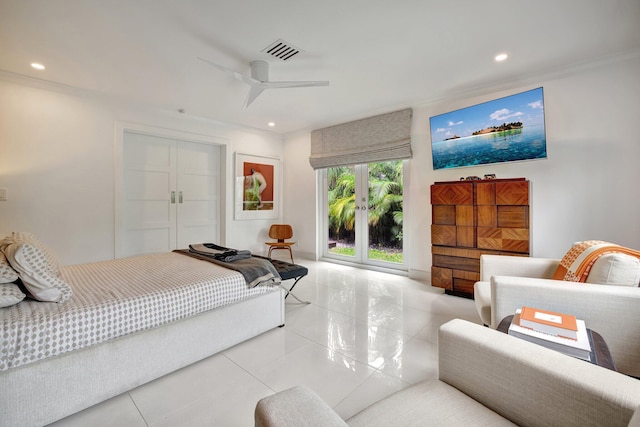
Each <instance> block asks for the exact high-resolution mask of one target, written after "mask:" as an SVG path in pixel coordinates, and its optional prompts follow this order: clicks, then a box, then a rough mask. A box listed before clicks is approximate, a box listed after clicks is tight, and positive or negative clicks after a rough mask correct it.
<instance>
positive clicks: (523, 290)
mask: <svg viewBox="0 0 640 427" xmlns="http://www.w3.org/2000/svg"><path fill="white" fill-rule="evenodd" d="M559 262H560V260H553V259H542V258H526V257H507V256H499V255H483V256H482V257H481V259H480V280H481V281H480V282H477V283H476V284H475V287H474V290H475V303H476V308H477V310H478V314H479V315H480V317H481V319H482V321H483V322H484V323H485V324H486V325H488V326H491V327H492V328H494V329H495V328H496V327H497V326H498V324H499V323H500V321H501V320H502V319H503V318H504V317H506V316H509V315H511V314H514V313H515V311H516V309H518V308H521V307H522V306H523V305H527V306H532V307H537V308H543V309H547V310H552V311H558V312H564V313H569V314H573V315H575V316H576V317H577V318H579V319H583V320H584V321H585V323H586V325H587V327H588V328H590V329H592V330H594V331H596V332H598V333H599V334H600V335H602V337H603V338H604V340H605V341H606V342H607V345H608V346H609V350H610V352H611V355H612V357H613V359H614V362H615V363H616V367H617V368H618V370H619V371H620V372H622V373H625V374H628V375H633V376H638V377H640V332H639V331H638V330H637V329H636V328H637V327H638V325H637V324H636V322H637V321H638V318H639V317H640V288H639V287H628V286H612V285H600V284H592V283H574V282H565V281H560V280H552V279H551V277H552V276H553V273H554V272H555V270H556V268H557V266H558V263H559Z"/></svg>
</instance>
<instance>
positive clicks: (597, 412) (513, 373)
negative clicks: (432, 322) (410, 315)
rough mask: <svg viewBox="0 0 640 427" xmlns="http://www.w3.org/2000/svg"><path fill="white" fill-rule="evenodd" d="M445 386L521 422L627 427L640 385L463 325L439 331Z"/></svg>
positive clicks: (458, 322)
mask: <svg viewBox="0 0 640 427" xmlns="http://www.w3.org/2000/svg"><path fill="white" fill-rule="evenodd" d="M438 363H439V377H440V380H441V381H444V382H446V383H447V384H449V385H451V386H453V387H456V388H457V389H458V390H460V391H462V392H463V393H465V394H466V395H468V396H470V397H471V398H473V399H474V400H476V401H478V402H480V403H481V404H483V405H484V406H486V407H488V408H489V409H491V410H493V411H494V412H497V413H498V414H500V415H502V416H503V417H505V418H507V419H509V420H510V421H512V422H514V423H516V424H518V425H530V426H542V425H580V426H600V425H610V426H614V425H615V426H622V425H624V426H626V425H627V423H629V420H630V419H631V417H632V416H633V413H634V410H635V409H636V408H637V407H638V402H640V381H637V380H635V379H633V378H630V377H627V376H625V375H622V374H620V373H618V372H614V371H610V370H608V369H604V368H601V367H599V366H596V365H593V364H591V363H588V362H585V361H583V360H579V359H575V358H572V357H569V356H566V355H564V354H561V353H559V352H556V351H553V350H549V349H547V348H545V347H542V346H539V345H536V344H533V343H530V342H528V341H525V340H522V339H518V338H515V337H512V336H510V335H507V334H504V333H502V332H498V331H496V330H493V329H490V328H486V327H483V326H480V325H477V324H474V323H470V322H467V321H464V320H460V319H455V320H452V321H450V322H448V323H446V324H444V325H443V326H442V327H441V328H440V330H439V333H438Z"/></svg>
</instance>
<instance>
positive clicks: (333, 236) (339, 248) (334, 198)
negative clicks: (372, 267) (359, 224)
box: [326, 166, 356, 259]
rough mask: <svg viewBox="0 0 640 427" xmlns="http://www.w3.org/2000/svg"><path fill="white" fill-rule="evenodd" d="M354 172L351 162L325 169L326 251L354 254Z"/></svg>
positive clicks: (351, 255) (339, 255)
mask: <svg viewBox="0 0 640 427" xmlns="http://www.w3.org/2000/svg"><path fill="white" fill-rule="evenodd" d="M355 207H356V175H355V168H354V167H353V166H340V167H333V168H328V169H327V206H326V208H327V228H328V241H327V247H328V251H329V254H331V255H335V256H338V257H348V258H351V259H353V258H354V257H355V256H356V248H355V244H356V215H355V213H356V210H355Z"/></svg>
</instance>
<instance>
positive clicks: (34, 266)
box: [4, 243, 71, 302]
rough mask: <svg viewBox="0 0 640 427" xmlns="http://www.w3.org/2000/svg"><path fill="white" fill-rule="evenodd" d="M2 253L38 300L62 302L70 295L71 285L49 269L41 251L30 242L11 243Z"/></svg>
mask: <svg viewBox="0 0 640 427" xmlns="http://www.w3.org/2000/svg"><path fill="white" fill-rule="evenodd" d="M4 253H5V255H6V256H7V259H8V260H9V263H10V264H11V266H12V267H13V269H14V270H16V271H17V272H18V275H19V276H20V280H22V284H23V285H24V287H25V288H27V291H29V294H31V296H32V297H33V298H34V299H37V300H38V301H49V302H64V301H66V300H68V299H69V298H70V297H71V287H69V285H68V284H66V283H65V282H64V281H63V280H62V279H60V278H59V277H57V276H54V275H53V274H51V272H50V271H49V263H48V261H47V259H46V256H45V254H44V253H43V251H42V250H41V249H40V248H38V247H37V246H35V245H33V244H31V243H12V244H10V245H8V246H6V247H5V249H4Z"/></svg>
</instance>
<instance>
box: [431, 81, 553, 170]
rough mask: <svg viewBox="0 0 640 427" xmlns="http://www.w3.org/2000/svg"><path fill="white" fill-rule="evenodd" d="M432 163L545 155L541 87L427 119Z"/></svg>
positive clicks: (472, 162) (440, 166) (477, 162)
mask: <svg viewBox="0 0 640 427" xmlns="http://www.w3.org/2000/svg"><path fill="white" fill-rule="evenodd" d="M429 124H430V126H431V152H432V154H433V169H434V170H436V169H448V168H458V167H465V166H478V165H484V164H490V163H502V162H512V161H519V160H532V159H545V158H546V157H547V143H546V134H545V128H544V99H543V94H542V88H541V87H540V88H537V89H532V90H529V91H527V92H522V93H518V94H515V95H511V96H507V97H504V98H499V99H496V100H493V101H489V102H485V103H482V104H478V105H474V106H472V107H467V108H462V109H460V110H456V111H451V112H450V113H445V114H440V115H438V116H434V117H431V118H430V119H429Z"/></svg>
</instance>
